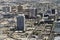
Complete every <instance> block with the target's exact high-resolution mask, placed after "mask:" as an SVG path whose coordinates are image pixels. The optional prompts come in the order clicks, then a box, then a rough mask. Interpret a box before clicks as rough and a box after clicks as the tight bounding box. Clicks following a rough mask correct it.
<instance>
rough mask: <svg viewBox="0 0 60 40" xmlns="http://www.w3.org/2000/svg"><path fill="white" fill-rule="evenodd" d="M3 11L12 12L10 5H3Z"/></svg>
mask: <svg viewBox="0 0 60 40" xmlns="http://www.w3.org/2000/svg"><path fill="white" fill-rule="evenodd" d="M2 11H3V12H5V13H6V12H10V11H11V10H10V7H2Z"/></svg>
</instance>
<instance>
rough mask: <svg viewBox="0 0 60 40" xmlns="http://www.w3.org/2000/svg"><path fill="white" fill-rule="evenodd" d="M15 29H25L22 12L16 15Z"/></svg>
mask: <svg viewBox="0 0 60 40" xmlns="http://www.w3.org/2000/svg"><path fill="white" fill-rule="evenodd" d="M17 30H19V31H24V30H25V16H24V14H20V15H19V16H18V17H17Z"/></svg>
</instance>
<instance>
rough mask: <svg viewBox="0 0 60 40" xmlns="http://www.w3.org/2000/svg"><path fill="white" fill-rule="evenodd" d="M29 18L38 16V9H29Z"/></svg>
mask: <svg viewBox="0 0 60 40" xmlns="http://www.w3.org/2000/svg"><path fill="white" fill-rule="evenodd" d="M28 15H29V18H36V16H37V9H36V8H32V9H29V13H28Z"/></svg>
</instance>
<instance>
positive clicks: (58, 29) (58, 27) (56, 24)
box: [53, 22, 60, 33]
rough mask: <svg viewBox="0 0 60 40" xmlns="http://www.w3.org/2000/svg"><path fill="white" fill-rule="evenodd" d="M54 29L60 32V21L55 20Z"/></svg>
mask: <svg viewBox="0 0 60 40" xmlns="http://www.w3.org/2000/svg"><path fill="white" fill-rule="evenodd" d="M53 31H54V32H55V33H60V22H55V28H54V30H53Z"/></svg>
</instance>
